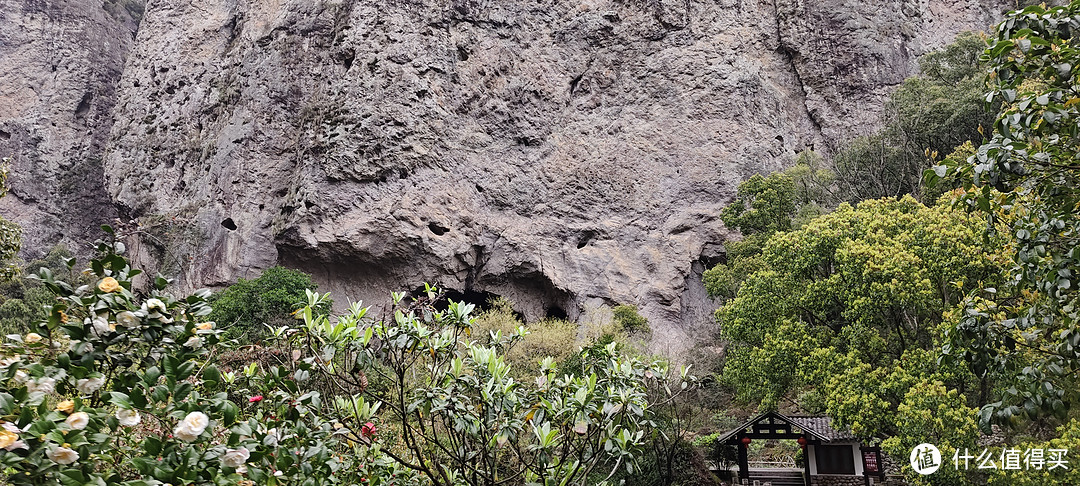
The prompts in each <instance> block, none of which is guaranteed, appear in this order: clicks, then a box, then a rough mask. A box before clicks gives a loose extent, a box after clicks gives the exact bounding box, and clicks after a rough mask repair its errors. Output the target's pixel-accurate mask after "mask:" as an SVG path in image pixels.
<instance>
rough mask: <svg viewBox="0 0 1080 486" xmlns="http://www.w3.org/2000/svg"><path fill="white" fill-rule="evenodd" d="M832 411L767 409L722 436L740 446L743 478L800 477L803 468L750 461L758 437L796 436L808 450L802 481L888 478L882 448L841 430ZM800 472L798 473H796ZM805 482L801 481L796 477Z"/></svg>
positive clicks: (849, 482)
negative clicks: (793, 412)
mask: <svg viewBox="0 0 1080 486" xmlns="http://www.w3.org/2000/svg"><path fill="white" fill-rule="evenodd" d="M830 422H831V420H830V419H829V417H826V416H807V415H783V414H780V413H778V412H766V413H763V414H761V415H758V416H757V417H754V418H753V419H751V420H750V421H748V422H746V423H745V424H743V425H741V426H740V427H738V428H736V429H735V430H732V431H730V432H728V433H726V434H724V435H722V436H721V437H720V440H719V442H720V443H721V444H724V445H726V446H734V447H736V448H737V449H738V462H739V477H738V482H739V483H741V484H754V480H758V481H759V482H760V483H764V482H771V483H773V484H774V486H780V485H781V484H788V483H786V482H785V479H784V478H785V477H787V478H789V479H787V480H786V481H798V474H797V473H798V470H797V469H796V470H790V469H788V470H785V471H786V472H788V473H789V474H786V475H785V474H781V470H779V469H777V470H775V471H770V470H769V469H755V470H754V471H753V474H752V472H751V470H750V467H749V460H748V455H747V449H748V446H749V445H750V444H751V443H752V442H753V441H755V440H768V439H791V440H796V441H798V443H799V445H800V446H801V447H802V448H803V450H804V451H805V454H803V458H804V460H803V461H802V462H803V464H802V469H803V471H802V482H801V484H803V485H805V486H859V485H869V484H872V483H873V478H877V479H878V480H884V478H885V471H884V468H883V467H882V462H881V449H879V448H877V447H865V446H863V442H862V441H861V440H860V439H859V438H857V437H855V436H854V435H853V434H851V432H849V431H846V430H837V429H834V428H833V427H832V425H831V424H830ZM792 472H794V473H795V477H794V479H791V474H790V473H792ZM795 484H799V483H797V482H796V483H795Z"/></svg>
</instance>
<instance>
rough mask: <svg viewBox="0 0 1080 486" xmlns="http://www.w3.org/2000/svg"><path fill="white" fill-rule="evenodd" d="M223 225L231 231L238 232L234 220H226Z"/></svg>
mask: <svg viewBox="0 0 1080 486" xmlns="http://www.w3.org/2000/svg"><path fill="white" fill-rule="evenodd" d="M221 225H222V226H224V227H225V229H227V230H229V231H236V223H234V222H233V220H232V218H225V220H224V221H222V222H221Z"/></svg>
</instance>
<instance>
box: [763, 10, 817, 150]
mask: <svg viewBox="0 0 1080 486" xmlns="http://www.w3.org/2000/svg"><path fill="white" fill-rule="evenodd" d="M777 1H778V0H773V2H772V5H773V16H774V18H775V19H776V43H777V46H778V47H777V50H778V51H780V53H781V54H783V55H784V58H786V59H787V61H788V64H789V65H790V66H791V72H792V74H794V75H795V84H797V85H798V86H799V91H800V92H801V93H802V106H803V110H805V111H806V116H807V118H809V119H810V123H812V124H813V125H814V130H815V131H816V132H817V134H818V137H819V138H822V139H824V132H823V131H822V128H821V122H819V121H818V119H817V116H816V115H814V112H813V111H811V110H810V107H809V106H807V104H806V102H807V94H808V93H807V90H806V84H805V83H804V82H803V79H802V75H801V74H800V73H799V65H798V63H796V62H795V56H796V55H797V53H796V52H795V50H793V49H792V48H791V47H789V46H788V45H787V43H786V42H784V34H783V30H782V29H781V28H780V6H779V5H778V4H777Z"/></svg>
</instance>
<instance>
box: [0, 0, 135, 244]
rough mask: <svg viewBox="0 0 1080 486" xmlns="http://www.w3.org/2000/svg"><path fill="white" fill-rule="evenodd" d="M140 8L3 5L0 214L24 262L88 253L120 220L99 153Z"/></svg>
mask: <svg viewBox="0 0 1080 486" xmlns="http://www.w3.org/2000/svg"><path fill="white" fill-rule="evenodd" d="M141 12H142V2H141V1H135V0H105V1H104V2H102V1H97V2H93V1H87V0H58V1H44V0H34V1H28V0H0V157H10V158H11V159H12V163H11V167H10V172H11V173H10V178H9V180H8V184H9V186H10V188H11V192H10V193H9V195H8V196H7V197H4V198H2V199H0V211H3V214H4V216H5V217H8V218H10V219H12V220H14V221H16V222H18V223H19V224H21V225H22V227H23V246H24V247H25V248H26V249H27V250H28V251H27V256H29V257H34V256H40V255H41V254H42V253H44V252H45V251H47V250H48V248H49V247H51V246H52V245H54V244H57V243H67V244H69V245H73V246H76V247H78V246H80V245H81V246H82V247H83V248H85V247H87V245H86V241H87V240H88V239H89V240H91V241H92V240H93V239H94V238H98V237H100V236H101V234H100V233H101V232H100V230H98V229H97V227H98V225H100V224H102V223H107V222H111V220H112V219H113V218H114V217H115V216H116V214H117V213H116V210H115V207H114V205H113V203H112V200H111V199H110V197H109V195H108V192H107V191H105V182H104V176H103V172H102V154H103V152H104V150H105V145H106V144H107V142H108V140H109V131H110V129H111V127H112V121H113V114H112V108H113V105H114V104H115V102H116V96H117V95H116V84H117V83H118V82H119V80H120V76H121V74H122V72H123V67H124V58H125V56H126V55H127V52H128V51H129V50H130V49H131V47H132V46H133V45H134V43H135V42H134V41H135V30H136V27H137V24H138V19H139V16H140V14H141Z"/></svg>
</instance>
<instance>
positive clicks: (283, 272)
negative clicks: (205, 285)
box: [210, 267, 330, 337]
mask: <svg viewBox="0 0 1080 486" xmlns="http://www.w3.org/2000/svg"><path fill="white" fill-rule="evenodd" d="M314 288H316V285H315V283H314V282H312V281H311V277H310V276H309V275H307V274H305V273H302V272H298V271H296V270H290V269H288V268H285V267H271V268H268V269H266V271H264V272H263V273H262V275H260V276H259V277H258V278H256V279H253V280H245V279H240V280H239V281H238V282H236V283H235V284H233V285H230V286H229V287H228V288H226V289H225V290H223V291H222V292H221V293H219V294H216V295H215V296H214V297H213V300H212V304H213V308H214V312H213V313H212V314H211V315H210V319H212V320H214V321H215V322H217V323H218V324H219V325H221V326H222V327H223V328H225V329H228V328H230V327H234V326H235V327H236V329H238V330H240V331H241V332H246V333H251V334H253V335H254V336H249V337H257V336H261V335H262V324H264V323H266V324H281V323H282V322H284V321H288V320H290V319H291V314H292V313H293V311H295V310H296V309H298V308H300V307H302V306H303V305H304V302H305V301H306V297H305V291H306V290H307V289H314ZM323 305H324V306H325V307H324V308H321V309H320V311H322V312H325V311H328V310H329V309H330V304H328V303H324V304H323Z"/></svg>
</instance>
